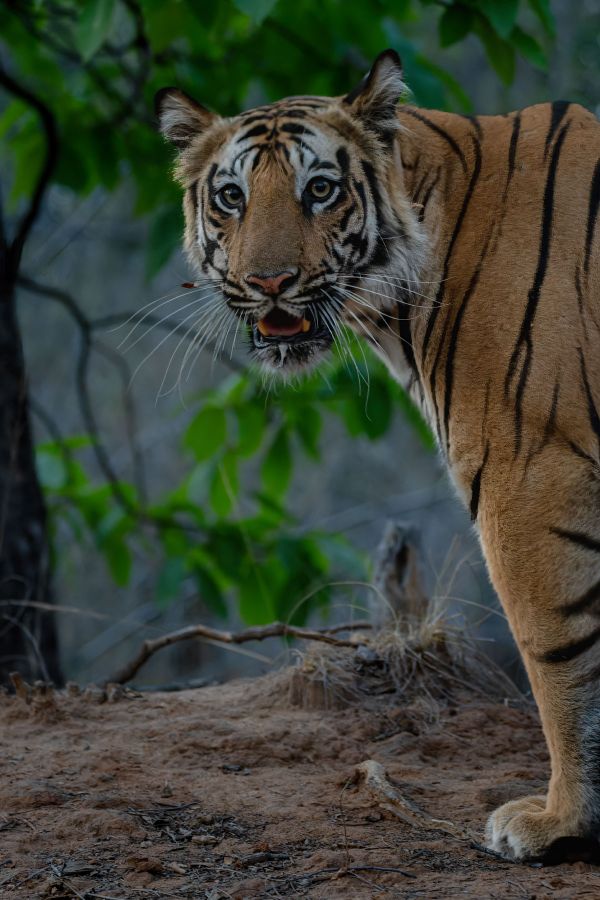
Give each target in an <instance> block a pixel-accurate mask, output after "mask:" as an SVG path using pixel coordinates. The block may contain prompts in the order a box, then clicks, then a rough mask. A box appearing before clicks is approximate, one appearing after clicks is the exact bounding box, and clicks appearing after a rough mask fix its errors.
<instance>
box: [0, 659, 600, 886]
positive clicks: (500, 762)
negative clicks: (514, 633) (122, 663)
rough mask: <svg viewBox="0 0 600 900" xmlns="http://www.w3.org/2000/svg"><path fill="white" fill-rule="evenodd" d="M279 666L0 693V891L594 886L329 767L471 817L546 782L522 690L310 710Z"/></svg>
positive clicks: (592, 873) (587, 876)
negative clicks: (413, 816) (223, 678)
mask: <svg viewBox="0 0 600 900" xmlns="http://www.w3.org/2000/svg"><path fill="white" fill-rule="evenodd" d="M350 652H352V651H350ZM297 679H298V676H297V673H296V674H294V673H293V672H291V671H290V670H286V671H283V672H280V673H277V674H271V675H268V676H265V677H263V678H259V679H256V680H252V681H237V682H231V683H228V684H226V685H222V686H214V687H207V688H200V689H196V690H189V691H182V692H179V693H155V694H137V693H135V692H130V691H123V690H122V689H117V690H110V689H109V691H108V697H107V696H106V693H105V692H102V691H100V690H98V689H91V690H88V691H86V692H82V693H80V694H77V692H76V691H75V689H73V690H72V691H71V692H68V691H65V692H61V693H57V694H56V695H54V696H53V695H50V696H44V695H43V693H39V694H38V695H37V696H33V697H29V698H28V699H29V702H26V700H25V699H24V698H23V697H14V696H13V697H9V696H4V697H2V698H0V722H1V730H0V759H1V767H2V777H1V779H0V896H2V897H3V898H4V897H6V898H7V900H9V898H11V900H12V898H23V900H33V898H51V897H52V898H85V900H91V898H105V900H109V898H110V900H123V898H139V900H143V898H207V900H230V898H236V900H242V898H257V897H265V898H278V897H294V898H296V897H298V898H300V897H315V898H342V897H343V898H370V897H381V898H387V897H390V898H391V897H403V898H413V897H415V898H416V897H425V898H444V900H445V898H449V897H467V898H477V900H485V898H492V897H494V898H529V900H533V898H535V900H543V898H553V900H554V898H574V897H577V898H585V897H589V898H592V897H593V898H598V897H600V868H594V867H593V866H591V865H589V864H587V863H581V862H578V863H574V864H571V865H566V864H563V865H559V866H554V867H546V868H542V867H540V866H537V867H531V866H520V865H516V864H512V863H508V862H504V861H502V860H498V859H495V858H493V857H491V856H488V855H486V854H485V853H484V852H483V851H482V850H481V849H476V848H473V846H471V845H470V844H469V842H468V841H465V840H461V839H459V838H453V837H449V836H448V835H446V834H444V833H442V832H440V831H436V830H434V829H432V828H429V827H415V826H414V825H408V824H404V823H403V822H400V821H398V820H397V819H396V818H394V817H393V816H392V815H391V814H390V813H388V812H382V811H381V809H380V808H379V807H378V805H377V803H376V802H375V801H374V800H373V798H372V797H371V796H370V795H369V793H368V792H367V791H366V790H365V787H364V786H361V785H356V784H351V783H349V782H350V780H351V779H352V776H353V773H354V770H355V766H356V765H357V764H359V763H361V762H362V761H363V760H365V759H368V758H371V759H375V760H377V761H379V762H381V763H382V764H383V765H384V766H385V768H386V770H387V772H388V775H389V777H390V778H391V779H392V781H393V782H394V784H395V785H396V787H397V789H398V790H399V791H400V792H401V793H402V794H403V796H405V797H406V798H408V799H409V801H412V802H413V803H414V804H416V805H417V806H418V807H419V808H420V809H421V810H424V811H426V812H427V813H428V814H430V815H433V816H437V817H441V818H445V819H451V820H452V821H453V822H455V823H457V824H460V825H463V826H468V827H470V828H471V829H473V830H475V831H477V832H478V833H480V832H481V828H482V825H483V823H484V821H485V819H486V816H487V815H488V813H489V812H490V810H492V809H493V808H494V807H495V806H496V805H498V804H499V803H501V802H504V801H505V800H508V799H510V798H512V797H516V796H519V795H520V794H523V793H530V792H532V791H533V792H535V791H538V790H539V789H542V788H543V786H544V783H545V781H546V777H547V772H548V761H547V757H546V752H545V748H544V744H543V742H542V737H541V733H540V729H539V725H538V722H537V719H536V715H535V712H534V711H533V710H532V709H531V708H530V707H529V706H528V705H527V704H524V703H520V704H519V703H518V702H517V701H511V702H505V703H501V702H489V701H486V700H485V699H482V698H480V697H478V696H477V695H476V694H475V693H471V692H467V691H465V690H463V691H462V692H461V693H459V694H457V695H454V696H453V697H450V698H448V699H446V700H445V701H444V703H434V702H433V701H432V700H431V698H430V697H429V699H427V700H425V699H424V697H423V696H421V697H419V696H413V697H412V699H411V701H410V702H407V701H406V700H404V701H401V700H400V699H399V698H398V695H397V694H394V693H389V691H387V690H386V689H385V687H382V690H381V692H378V691H377V690H372V691H371V693H370V696H369V697H368V702H365V703H360V704H357V703H355V702H337V701H335V702H333V708H325V703H327V704H329V706H331V705H332V704H331V701H330V699H329V700H328V699H327V696H326V695H324V699H323V702H321V703H319V702H318V699H317V700H315V698H314V697H313V699H312V700H311V702H310V703H307V701H306V696H305V695H304V694H303V693H302V690H300V692H299V691H298V680H297ZM300 701H301V702H300ZM308 707H310V708H308Z"/></svg>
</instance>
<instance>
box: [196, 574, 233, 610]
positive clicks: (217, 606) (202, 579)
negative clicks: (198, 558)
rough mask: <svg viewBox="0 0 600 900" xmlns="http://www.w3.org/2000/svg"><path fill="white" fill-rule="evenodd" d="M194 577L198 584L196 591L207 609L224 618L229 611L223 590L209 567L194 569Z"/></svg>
mask: <svg viewBox="0 0 600 900" xmlns="http://www.w3.org/2000/svg"><path fill="white" fill-rule="evenodd" d="M194 577H195V579H196V584H197V585H198V593H199V595H200V598H199V599H200V600H202V601H203V602H204V603H205V604H206V606H208V608H209V609H211V610H212V611H213V612H214V613H216V615H218V616H220V617H221V618H222V619H226V618H227V615H228V613H229V610H228V609H227V604H226V602H225V597H224V596H223V591H222V590H221V588H220V586H219V583H218V581H217V580H216V578H215V577H214V575H213V574H212V572H211V571H210V570H209V569H200V568H199V569H195V570H194Z"/></svg>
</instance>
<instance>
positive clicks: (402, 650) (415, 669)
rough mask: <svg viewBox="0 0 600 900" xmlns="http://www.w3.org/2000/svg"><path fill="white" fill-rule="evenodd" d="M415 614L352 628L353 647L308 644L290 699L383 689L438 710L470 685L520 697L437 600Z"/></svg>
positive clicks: (340, 703) (477, 691)
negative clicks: (363, 629)
mask: <svg viewBox="0 0 600 900" xmlns="http://www.w3.org/2000/svg"><path fill="white" fill-rule="evenodd" d="M421 610H422V612H421V614H420V615H415V614H414V613H410V614H401V613H394V615H393V618H391V619H390V620H388V622H387V623H386V624H384V625H382V626H381V627H380V628H379V629H378V630H374V631H372V632H364V633H360V632H356V633H355V634H354V636H353V639H354V640H355V641H356V643H357V648H356V649H349V648H346V647H329V646H326V645H323V644H313V645H311V646H310V647H309V648H308V649H307V650H306V651H304V652H302V653H299V654H298V656H299V660H298V665H297V666H296V668H295V669H293V670H292V673H291V681H290V701H291V702H292V703H293V704H295V705H299V706H303V707H305V708H315V707H316V708H343V707H346V706H349V705H355V704H357V705H362V706H364V705H365V703H368V698H369V697H373V698H375V697H381V696H382V695H390V699H393V702H394V703H397V702H398V701H399V700H402V701H403V702H405V703H412V702H414V701H416V700H417V699H418V700H420V701H421V702H423V701H424V702H425V703H427V702H428V701H429V702H430V705H431V708H432V709H435V708H438V707H439V705H440V704H442V705H443V704H445V703H447V702H450V701H452V700H453V699H454V698H456V696H457V694H458V693H464V692H465V691H469V692H471V693H472V694H474V695H476V696H478V697H481V698H483V699H486V700H490V699H495V700H510V701H512V702H523V701H524V697H523V695H522V694H521V692H520V691H519V690H518V688H517V687H516V685H515V684H514V683H513V682H512V681H511V679H510V678H509V677H508V676H507V675H506V673H505V672H503V671H502V670H501V669H500V668H499V667H498V666H497V665H496V664H495V663H494V662H493V661H492V660H491V659H490V658H489V657H488V656H487V655H486V654H485V653H484V652H483V651H482V650H481V649H480V647H479V646H478V644H477V642H476V640H474V638H473V637H472V636H470V635H469V633H468V632H467V631H466V630H465V628H464V625H461V626H460V627H459V626H458V625H457V624H455V623H453V622H452V621H451V619H450V617H449V614H448V611H447V608H446V604H445V603H444V602H443V601H442V600H430V601H427V600H424V601H423V603H422V606H421Z"/></svg>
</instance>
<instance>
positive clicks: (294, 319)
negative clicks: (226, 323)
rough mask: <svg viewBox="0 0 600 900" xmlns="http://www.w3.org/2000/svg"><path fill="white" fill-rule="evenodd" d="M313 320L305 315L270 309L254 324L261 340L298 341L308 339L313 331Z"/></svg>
mask: <svg viewBox="0 0 600 900" xmlns="http://www.w3.org/2000/svg"><path fill="white" fill-rule="evenodd" d="M313 327H314V325H313V321H312V319H310V318H307V317H306V316H292V315H290V313H287V312H285V310H283V309H278V308H275V309H272V310H271V311H270V312H269V313H267V315H266V316H264V318H262V319H259V320H258V322H257V323H256V325H255V328H256V330H257V331H258V332H259V334H260V337H261V339H262V341H281V340H282V338H283V339H284V340H285V342H286V343H298V342H301V341H305V340H308V339H309V338H310V336H311V332H312V331H313Z"/></svg>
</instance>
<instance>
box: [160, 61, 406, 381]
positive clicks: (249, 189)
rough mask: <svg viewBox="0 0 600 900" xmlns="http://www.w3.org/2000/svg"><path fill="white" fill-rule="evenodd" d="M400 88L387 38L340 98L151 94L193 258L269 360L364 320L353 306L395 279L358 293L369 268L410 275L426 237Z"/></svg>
mask: <svg viewBox="0 0 600 900" xmlns="http://www.w3.org/2000/svg"><path fill="white" fill-rule="evenodd" d="M402 91H403V83H402V72H401V65H400V60H399V58H398V57H397V55H396V54H395V53H394V52H393V51H386V52H385V53H383V54H381V56H380V57H378V59H377V60H376V62H375V64H374V66H373V68H372V69H371V71H370V72H369V74H368V75H367V76H366V77H365V78H364V79H363V81H362V82H361V84H360V85H359V86H358V87H357V88H356V89H355V90H354V91H352V92H351V93H350V94H348V95H346V96H344V97H337V98H327V97H312V96H298V97H290V98H287V99H285V100H281V101H279V102H277V103H273V104H271V105H268V106H263V107H259V108H257V109H252V110H249V111H247V112H245V113H242V114H241V115H239V116H236V117H234V118H229V119H224V118H221V117H220V116H218V115H216V114H214V113H211V112H209V111H208V110H207V109H205V108H204V107H202V106H200V105H199V104H198V103H196V102H195V101H194V100H192V99H191V98H190V97H188V96H187V95H186V94H184V93H182V92H181V91H179V90H177V89H175V88H165V89H163V90H162V91H160V92H159V93H158V94H157V98H156V108H157V116H158V120H159V123H160V128H161V131H162V133H163V134H164V135H165V137H166V138H167V139H168V140H170V141H171V142H172V143H174V144H175V145H176V147H177V149H178V151H179V155H178V161H177V168H176V176H177V178H178V180H179V181H180V183H181V184H182V186H183V188H184V192H185V193H184V212H185V220H186V231H185V248H186V251H187V255H188V258H189V260H190V262H191V263H192V265H193V266H194V268H195V269H196V271H197V272H199V273H200V275H201V276H202V277H203V278H205V279H208V280H210V281H212V282H214V283H215V284H216V286H217V287H218V288H219V290H220V292H221V294H222V300H223V302H224V303H225V304H227V306H228V308H229V310H230V311H231V313H232V314H233V315H235V316H237V317H239V318H240V319H241V320H242V321H243V322H244V323H245V325H246V326H247V328H248V330H249V334H250V345H251V352H252V354H253V356H254V357H255V358H256V359H258V360H259V361H260V362H261V363H262V364H264V365H265V366H267V367H269V368H274V369H279V370H283V371H286V372H290V371H294V370H297V369H298V368H302V367H304V366H306V365H307V364H310V363H314V362H316V361H317V360H318V359H319V358H320V357H321V356H322V354H323V353H324V352H325V351H327V350H328V348H329V347H330V345H331V344H332V342H333V341H334V339H335V338H336V335H337V334H338V331H339V329H340V324H341V323H342V322H347V323H348V324H350V325H353V326H354V327H355V328H357V330H359V331H360V329H358V327H357V322H358V321H359V317H358V315H357V310H358V309H363V310H364V308H365V307H368V308H369V309H372V310H376V309H378V308H379V307H381V306H385V305H386V304H389V303H391V302H395V299H394V296H393V295H394V294H395V293H397V291H396V292H395V291H394V290H391V289H388V290H378V291H373V290H369V291H368V297H367V293H365V291H364V284H365V281H364V279H365V278H366V277H370V276H373V275H374V273H379V274H384V273H386V272H393V274H394V276H395V278H396V282H395V283H396V284H397V283H398V280H399V278H398V276H401V277H402V278H403V279H405V283H406V284H407V285H411V284H412V285H416V284H417V282H418V273H419V271H420V268H421V265H422V255H423V239H422V235H421V233H420V228H419V223H418V219H417V217H416V216H415V214H414V211H413V209H412V207H411V205H410V202H409V201H408V199H407V197H406V194H405V191H404V190H403V184H402V167H401V164H400V159H399V157H400V154H399V150H398V146H397V141H396V135H397V133H398V130H399V121H398V118H397V114H396V104H397V102H398V98H399V96H400V94H401V93H402ZM383 283H384V281H383V279H382V280H381V281H380V282H379V284H380V285H381V284H383ZM373 286H374V285H373V284H371V288H373ZM396 299H397V298H396ZM217 313H218V310H217ZM353 317H354V318H355V319H356V321H353ZM209 318H211V317H209ZM212 318H213V321H219V322H220V323H222V322H223V317H222V316H221V318H219V319H218V320H217V318H216V317H212ZM219 327H220V328H224V327H227V325H226V324H225V325H220V326H219Z"/></svg>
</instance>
